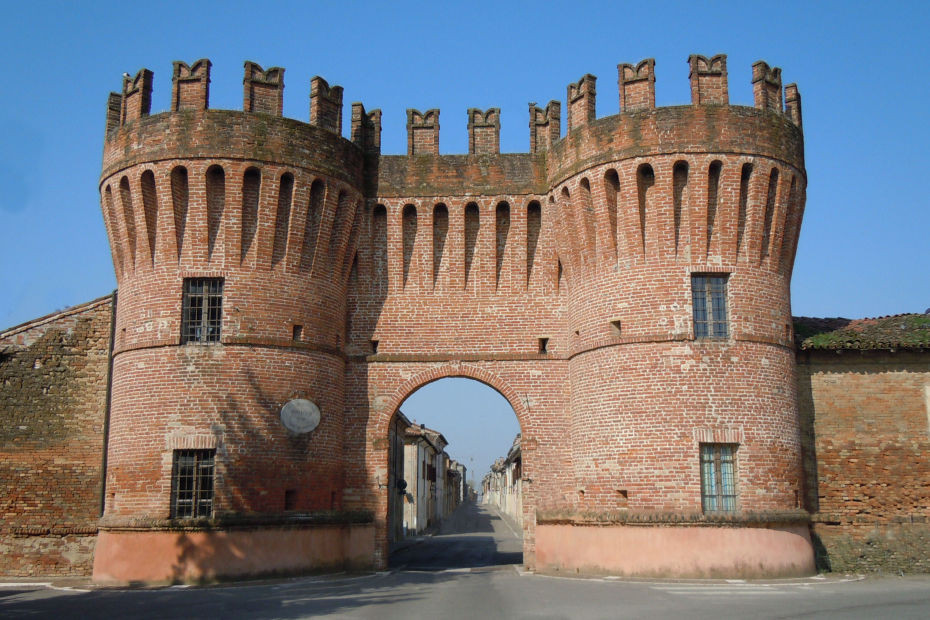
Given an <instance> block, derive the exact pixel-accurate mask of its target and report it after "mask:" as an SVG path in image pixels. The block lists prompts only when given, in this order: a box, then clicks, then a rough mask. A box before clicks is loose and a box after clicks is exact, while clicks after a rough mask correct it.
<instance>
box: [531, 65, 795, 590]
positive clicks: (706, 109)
mask: <svg viewBox="0 0 930 620" xmlns="http://www.w3.org/2000/svg"><path fill="white" fill-rule="evenodd" d="M689 62H690V65H691V86H692V104H693V105H691V106H680V107H669V108H658V109H657V108H655V91H654V74H653V69H654V61H652V60H646V61H643V62H641V63H639V64H638V65H636V66H633V65H620V66H619V67H618V70H619V85H620V109H621V113H620V114H619V115H618V116H612V117H608V118H604V119H598V120H594V119H593V110H594V88H595V82H594V78H593V76H585V77H584V78H582V80H580V81H579V82H578V83H576V84H572V85H571V86H569V93H568V100H569V101H568V106H569V110H568V124H569V131H568V135H567V137H566V139H564V140H563V141H561V142H560V143H559V144H557V145H556V146H555V147H554V148H553V149H552V151H551V152H550V156H549V160H548V178H549V180H550V184H551V186H552V190H551V192H550V197H549V204H550V208H551V210H552V217H553V218H554V219H556V220H557V221H558V225H559V227H560V228H561V230H563V231H564V234H563V235H562V236H561V238H560V239H559V244H560V249H559V254H560V256H562V257H565V259H564V260H563V265H562V268H563V270H564V276H563V277H564V278H565V280H566V282H567V286H568V289H569V294H568V297H567V299H568V307H567V312H568V323H569V324H568V328H569V333H570V336H569V338H570V339H571V343H570V353H569V360H570V362H569V364H570V377H571V379H570V381H571V412H572V417H571V420H572V423H571V433H572V445H573V446H574V451H575V452H574V468H575V471H574V474H575V480H576V482H577V484H578V489H577V506H576V512H577V514H578V515H582V516H581V517H580V518H581V520H584V519H585V517H584V515H586V514H588V515H592V517H591V518H593V519H595V520H600V521H614V520H615V521H616V522H617V525H618V526H620V527H617V528H603V527H602V528H591V527H589V528H586V529H584V528H576V529H575V530H574V531H573V532H572V533H570V534H569V533H567V532H564V531H563V532H560V533H559V535H560V536H562V537H563V538H567V539H569V540H570V539H572V537H574V536H577V537H579V539H578V540H575V541H574V542H570V543H569V546H574V547H575V553H576V554H580V555H581V556H584V554H585V553H588V554H589V555H588V556H587V557H576V558H574V560H573V563H574V564H576V565H580V566H585V565H588V566H599V567H612V568H613V569H615V570H620V571H622V572H625V573H630V574H641V575H645V574H656V575H663V574H666V575H667V574H670V573H671V574H675V573H677V574H696V575H712V574H714V573H715V572H717V573H718V574H722V573H725V572H730V573H731V574H732V573H733V571H734V569H735V570H736V571H737V572H738V571H739V570H740V569H738V568H736V567H742V570H745V571H746V573H747V574H752V573H753V572H754V571H757V572H758V573H766V572H768V573H778V572H780V571H784V572H786V573H790V572H796V571H799V570H800V571H803V570H806V569H812V565H811V552H810V542H809V539H808V538H807V533H806V525H805V524H804V523H803V518H804V515H803V511H801V510H799V508H800V500H799V498H800V497H801V495H802V489H801V488H800V486H799V485H800V483H801V482H800V481H801V454H800V443H799V435H798V418H797V415H798V414H797V400H796V393H795V381H794V354H793V334H792V323H791V310H790V280H791V270H792V265H793V262H794V252H795V248H796V244H797V238H798V232H799V226H800V220H801V215H802V212H803V208H804V200H803V195H804V189H805V186H806V178H805V172H804V159H803V138H802V134H801V130H800V126H799V125H800V112H799V107H798V100H797V91H796V88H795V87H794V86H793V85H792V86H789V87H788V97H789V101H788V104H789V106H788V113H787V115H786V114H785V113H783V112H782V107H781V106H782V103H781V76H780V70H778V69H770V68H769V67H768V65H766V64H765V63H757V64H756V65H755V66H754V67H753V84H754V90H755V103H756V105H755V107H753V108H749V107H736V106H730V105H728V97H727V70H726V58H725V57H723V56H715V57H713V58H711V59H707V58H705V57H702V56H692V57H691V58H690V61H689ZM799 522H800V523H799ZM689 523H692V524H693V526H688V525H686V524H689ZM646 524H658V527H659V528H660V530H656V529H654V528H653V527H644V526H645V525H646ZM773 524H776V527H778V528H786V531H788V530H790V531H791V532H792V533H793V535H791V536H788V537H786V538H783V537H782V536H781V533H778V534H773V531H774V530H773V529H769V526H771V525H773ZM624 525H625V526H627V527H624ZM632 526H636V527H632ZM582 531H583V532H584V533H583V534H582V533H581V532H582ZM657 531H661V537H660V538H657V537H656V533H657ZM540 535H543V533H542V532H540ZM592 536H593V537H594V538H597V539H598V540H597V541H596V543H595V544H592V541H591V540H587V539H586V538H585V541H584V542H582V538H584V537H588V538H590V537H592ZM548 542H549V540H548V538H547V539H546V540H545V541H540V540H538V541H537V546H538V548H537V553H538V554H542V555H543V556H545V552H544V551H543V550H542V548H543V547H545V546H546V544H548ZM565 542H567V541H566V540H563V541H562V544H565ZM582 548H584V549H586V551H578V550H579V549H582ZM760 548H761V549H764V554H765V555H766V559H765V560H764V561H759V560H758V559H757V558H758V556H757V555H756V552H757V551H758V550H759V549H760ZM634 549H637V550H638V551H636V552H635V553H632V551H633V550H634ZM670 557H673V558H674V560H673V561H671V562H669V558H670ZM750 558H752V559H750ZM547 560H548V558H546V557H542V558H541V561H542V563H546V562H547ZM562 563H563V560H555V561H553V562H552V564H554V565H556V566H558V565H560V564H562ZM754 565H755V566H754ZM725 567H729V570H728V569H727V568H725Z"/></svg>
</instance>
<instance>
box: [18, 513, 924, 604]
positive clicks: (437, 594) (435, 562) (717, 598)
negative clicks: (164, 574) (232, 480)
mask: <svg viewBox="0 0 930 620" xmlns="http://www.w3.org/2000/svg"><path fill="white" fill-rule="evenodd" d="M520 549H521V544H520V540H519V538H518V537H517V534H516V532H515V531H514V530H513V529H512V528H511V527H510V526H509V525H508V524H507V523H505V522H504V521H502V520H501V519H500V518H499V517H498V516H497V515H496V514H495V513H494V512H492V511H491V510H489V509H487V508H484V507H476V506H466V507H463V508H462V509H460V511H459V512H458V513H457V514H456V515H454V516H453V518H452V519H450V520H449V521H447V523H446V525H445V527H444V528H443V529H442V530H441V531H440V532H439V533H438V534H437V535H435V536H427V537H423V538H422V539H420V540H418V541H415V544H413V545H411V546H409V547H407V548H405V549H402V550H400V551H398V552H397V553H396V554H394V555H393V556H392V562H391V564H392V566H391V569H390V570H388V571H384V572H380V573H376V574H371V575H360V576H345V575H334V576H327V577H301V578H294V579H286V580H274V581H264V582H246V583H241V584H235V585H222V586H213V587H189V588H188V587H178V586H174V587H169V588H156V589H135V590H117V589H98V590H91V589H85V588H83V587H81V586H80V585H75V586H72V589H62V582H57V584H56V583H53V584H52V585H51V586H39V585H28V586H27V585H23V584H9V583H3V584H0V617H13V618H18V617H32V618H102V617H106V618H124V617H132V618H165V617H178V618H218V617H223V618H310V617H329V618H378V619H381V618H433V619H443V620H445V619H450V620H451V619H457V618H469V619H471V618H552V619H555V618H674V619H676V620H682V619H684V618H688V619H690V618H709V619H713V620H721V619H722V618H876V617H893V618H921V619H924V618H928V617H930V576H916V577H904V578H902V577H885V578H876V577H871V578H866V579H861V578H858V577H855V576H848V577H847V576H840V575H829V576H827V577H814V578H807V579H794V580H772V581H753V582H744V581H739V580H732V581H725V580H713V581H678V582H672V581H664V582H647V581H630V580H621V579H611V578H590V579H586V578H565V577H549V576H544V575H534V574H531V573H527V572H526V571H523V570H522V569H520V568H519V567H518V564H515V563H517V562H520Z"/></svg>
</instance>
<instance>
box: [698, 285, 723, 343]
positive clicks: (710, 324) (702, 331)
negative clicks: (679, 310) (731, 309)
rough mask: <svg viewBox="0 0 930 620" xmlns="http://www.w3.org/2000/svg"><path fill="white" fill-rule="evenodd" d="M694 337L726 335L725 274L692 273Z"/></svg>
mask: <svg viewBox="0 0 930 620" xmlns="http://www.w3.org/2000/svg"><path fill="white" fill-rule="evenodd" d="M691 301H692V305H693V306H694V337H695V338H726V337H727V276H726V275H701V274H698V275H692V276H691Z"/></svg>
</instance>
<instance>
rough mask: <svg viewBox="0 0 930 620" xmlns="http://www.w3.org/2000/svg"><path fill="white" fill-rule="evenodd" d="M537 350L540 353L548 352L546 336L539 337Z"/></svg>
mask: <svg viewBox="0 0 930 620" xmlns="http://www.w3.org/2000/svg"><path fill="white" fill-rule="evenodd" d="M539 352H540V353H548V352H549V339H548V338H540V339H539Z"/></svg>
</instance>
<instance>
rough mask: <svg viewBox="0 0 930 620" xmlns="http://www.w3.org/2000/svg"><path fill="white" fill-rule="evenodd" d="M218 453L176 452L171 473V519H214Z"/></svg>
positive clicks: (201, 451) (200, 451) (204, 451)
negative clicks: (215, 465)
mask: <svg viewBox="0 0 930 620" xmlns="http://www.w3.org/2000/svg"><path fill="white" fill-rule="evenodd" d="M215 455H216V450H175V451H174V467H173V469H172V472H171V517H172V518H174V519H194V518H196V517H211V516H213V473H214V469H215V468H214V456H215Z"/></svg>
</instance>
